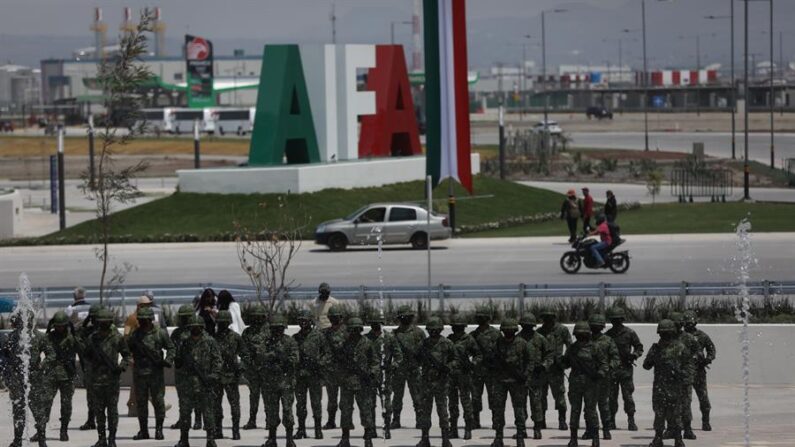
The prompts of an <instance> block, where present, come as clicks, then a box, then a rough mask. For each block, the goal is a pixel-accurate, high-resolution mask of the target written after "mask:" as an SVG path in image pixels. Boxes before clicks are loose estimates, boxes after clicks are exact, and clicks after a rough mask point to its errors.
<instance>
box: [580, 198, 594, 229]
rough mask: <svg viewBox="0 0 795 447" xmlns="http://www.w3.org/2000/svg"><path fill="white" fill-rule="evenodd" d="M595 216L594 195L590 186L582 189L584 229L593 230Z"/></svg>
mask: <svg viewBox="0 0 795 447" xmlns="http://www.w3.org/2000/svg"><path fill="white" fill-rule="evenodd" d="M592 217H593V196H591V194H590V191H589V190H588V187H585V188H583V189H582V230H583V231H590V230H591V218H592Z"/></svg>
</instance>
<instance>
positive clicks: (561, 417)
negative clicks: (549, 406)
mask: <svg viewBox="0 0 795 447" xmlns="http://www.w3.org/2000/svg"><path fill="white" fill-rule="evenodd" d="M568 429H569V426H568V425H567V424H566V410H558V430H568Z"/></svg>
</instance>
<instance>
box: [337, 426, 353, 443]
mask: <svg viewBox="0 0 795 447" xmlns="http://www.w3.org/2000/svg"><path fill="white" fill-rule="evenodd" d="M337 447H351V431H350V430H349V429H347V428H343V429H342V438H340V442H339V443H338V444H337Z"/></svg>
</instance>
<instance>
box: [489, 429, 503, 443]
mask: <svg viewBox="0 0 795 447" xmlns="http://www.w3.org/2000/svg"><path fill="white" fill-rule="evenodd" d="M504 445H505V444H503V442H502V429H501V428H495V429H494V441H492V442H491V447H504Z"/></svg>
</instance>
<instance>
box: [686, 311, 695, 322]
mask: <svg viewBox="0 0 795 447" xmlns="http://www.w3.org/2000/svg"><path fill="white" fill-rule="evenodd" d="M685 323H692V324H696V323H698V317H697V316H696V312H695V311H692V310H688V311H686V312H685Z"/></svg>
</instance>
